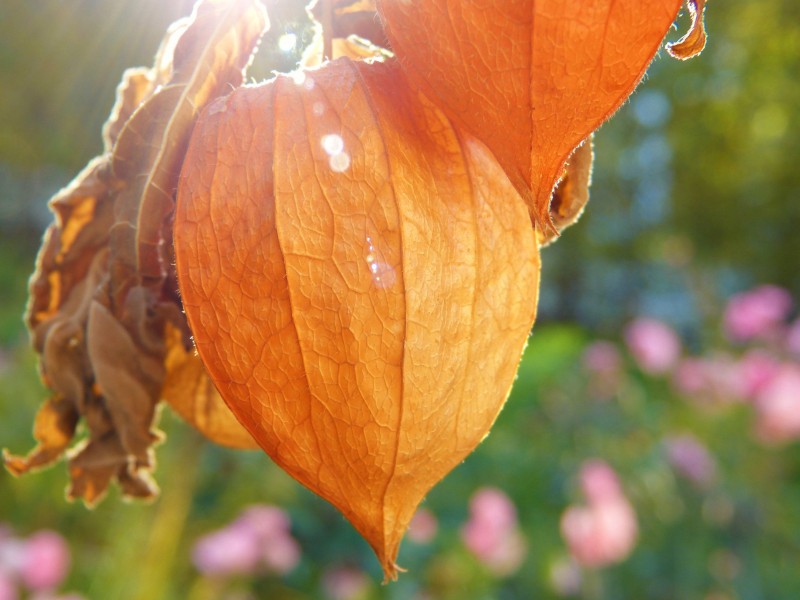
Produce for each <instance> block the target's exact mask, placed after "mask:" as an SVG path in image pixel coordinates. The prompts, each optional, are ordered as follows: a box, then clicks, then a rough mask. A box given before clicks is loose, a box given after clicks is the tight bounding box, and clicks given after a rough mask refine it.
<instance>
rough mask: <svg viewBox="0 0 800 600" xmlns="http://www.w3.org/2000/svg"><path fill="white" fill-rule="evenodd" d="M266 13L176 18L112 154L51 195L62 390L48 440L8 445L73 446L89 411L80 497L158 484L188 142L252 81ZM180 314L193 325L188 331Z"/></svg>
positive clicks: (230, 5)
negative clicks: (219, 103)
mask: <svg viewBox="0 0 800 600" xmlns="http://www.w3.org/2000/svg"><path fill="white" fill-rule="evenodd" d="M265 26H266V14H265V12H264V10H263V7H262V6H261V4H260V3H259V2H258V1H257V0H235V1H232V2H228V1H222V0H204V1H202V2H200V3H198V5H197V6H196V7H195V11H194V13H193V15H192V17H191V18H189V19H184V20H181V21H178V22H177V23H176V24H175V25H174V26H173V27H171V28H170V30H169V32H168V34H167V36H166V38H165V40H164V42H163V43H162V45H161V48H160V50H159V52H158V54H157V55H156V60H155V66H154V67H153V68H151V69H131V70H128V71H126V73H125V74H124V76H123V80H122V83H121V84H120V86H119V88H118V89H117V102H116V105H115V106H114V109H113V110H112V113H111V116H110V118H109V120H108V122H107V123H106V125H105V126H104V128H103V139H104V144H105V148H106V150H107V152H106V154H103V155H102V156H99V157H97V158H95V159H94V160H93V161H91V162H90V163H89V165H88V166H87V167H86V168H85V169H84V170H83V171H82V172H81V174H79V175H78V176H77V177H76V179H75V180H74V181H73V182H72V183H71V184H70V185H69V186H67V187H66V188H64V189H63V190H61V191H60V192H59V193H58V194H56V196H55V197H54V198H53V199H52V200H51V203H50V206H51V208H52V210H53V212H54V213H55V222H54V223H53V224H52V225H51V226H50V227H49V228H48V230H47V232H46V234H45V237H44V241H43V243H42V248H41V250H40V252H39V256H38V259H37V266H36V272H35V273H34V275H33V277H32V278H31V285H30V300H29V304H28V308H27V314H26V320H27V323H28V327H29V329H30V332H31V337H32V341H33V345H34V348H35V350H36V351H37V352H38V353H40V355H41V361H40V369H41V373H42V378H43V380H44V382H45V384H46V385H47V386H48V387H50V388H51V389H52V391H53V395H52V397H51V398H50V399H48V400H47V401H46V402H45V403H44V405H43V406H42V408H41V409H40V411H39V414H38V415H37V418H36V424H35V427H34V436H35V438H36V440H37V442H38V445H37V447H36V448H35V449H34V450H33V451H32V452H31V453H30V454H29V455H28V456H27V457H18V456H13V455H11V454H9V453H8V452H4V462H5V464H6V466H7V467H8V469H9V470H10V471H11V472H13V473H15V474H21V473H24V472H26V471H29V470H31V469H33V468H37V467H42V466H45V465H47V464H49V463H51V462H52V461H54V460H56V459H57V458H59V457H60V456H62V455H63V453H64V452H65V451H67V450H68V449H69V445H70V444H71V443H72V439H73V436H74V434H75V429H76V426H77V423H78V421H79V420H80V419H81V418H82V419H83V420H84V422H85V423H86V426H87V433H88V434H87V437H86V439H85V440H83V441H81V442H80V443H79V444H78V445H77V446H76V447H74V448H73V449H71V450H69V458H70V460H69V470H70V475H71V479H72V486H71V488H70V490H69V492H68V494H69V496H70V497H73V498H75V497H80V498H82V499H83V500H84V501H85V502H86V503H87V504H90V505H91V504H93V503H94V502H96V501H97V500H98V499H99V498H100V497H101V496H102V494H103V493H104V492H105V490H106V489H107V487H108V484H109V483H110V482H111V481H112V480H114V479H116V480H117V481H118V482H119V483H120V485H121V487H122V490H123V493H125V494H126V495H131V496H138V497H149V496H152V495H153V494H154V493H155V492H156V487H155V484H154V483H153V482H152V480H151V478H150V471H151V470H152V468H153V465H154V459H153V456H152V450H151V447H152V445H153V443H155V442H156V441H157V440H158V439H159V437H160V436H159V434H158V433H157V432H156V431H155V430H154V429H153V427H154V422H153V421H154V418H155V412H156V411H155V407H156V404H157V402H158V400H159V398H160V396H161V388H162V385H163V380H164V378H165V376H166V374H167V371H168V369H169V368H170V367H171V366H172V365H173V363H172V362H170V364H167V365H165V358H166V356H167V354H168V352H169V353H170V355H174V354H175V353H176V352H178V350H177V349H176V347H175V346H176V345H177V344H183V345H184V346H185V347H188V343H189V334H188V326H187V325H186V323H185V320H184V318H183V316H182V314H181V313H180V307H179V302H178V300H177V297H176V295H175V294H176V292H175V291H174V290H175V289H176V287H177V286H176V282H175V279H174V273H171V272H170V271H169V269H168V268H167V266H168V265H169V264H170V263H171V258H170V257H169V255H168V254H167V253H166V251H165V249H166V248H169V247H171V243H170V242H171V241H170V239H169V234H170V233H171V230H170V227H169V221H170V215H171V211H172V204H173V194H174V189H175V188H176V187H177V177H178V174H179V169H180V163H181V160H182V155H183V150H184V149H185V146H186V141H187V140H188V136H189V133H190V131H191V127H192V125H193V123H194V119H195V117H196V115H197V113H198V111H199V110H200V109H202V107H203V106H204V105H205V104H206V103H207V102H208V101H209V100H211V99H213V98H214V97H216V96H217V95H219V94H221V93H224V92H227V91H228V90H229V86H236V85H239V84H240V83H241V82H242V78H243V73H242V70H243V68H244V67H245V66H246V64H247V62H248V61H249V59H250V55H251V53H252V51H253V49H254V48H255V45H256V43H257V41H258V39H259V38H260V36H261V34H262V32H263V29H264V27H265ZM109 232H111V233H109ZM170 280H171V282H172V283H171V284H170ZM170 290H172V291H170ZM168 324H172V326H173V327H177V328H178V329H180V330H181V331H182V335H181V336H179V337H178V338H177V340H176V336H174V335H169V332H167V331H166V327H167V325H168ZM175 364H176V365H177V364H180V361H178V362H177V363H175ZM197 377H198V383H197V386H196V388H195V387H187V388H185V393H186V394H188V395H194V394H195V393H196V392H195V390H196V389H199V388H200V387H202V386H203V385H204V384H206V383H207V375H206V374H205V373H197ZM168 392H169V394H170V395H171V396H172V395H174V396H175V397H174V398H173V399H174V400H175V401H176V402H177V401H182V400H183V398H181V397H180V394H179V392H177V391H174V388H173V387H170V388H168ZM180 393H184V392H180ZM212 397H213V396H209V398H212ZM201 416H202V415H201ZM239 430H240V431H239V433H240V434H241V438H240V439H244V438H245V436H246V434H245V433H244V432H243V431H242V430H241V427H239Z"/></svg>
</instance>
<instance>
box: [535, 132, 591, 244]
mask: <svg viewBox="0 0 800 600" xmlns="http://www.w3.org/2000/svg"><path fill="white" fill-rule="evenodd" d="M592 138H593V136H589V138H588V139H587V140H586V141H584V142H583V143H582V144H581V145H580V146H578V147H577V148H575V150H574V151H573V152H572V154H571V155H570V157H569V160H567V164H566V165H565V166H564V174H563V175H562V177H561V180H560V181H559V182H558V184H556V187H555V189H554V190H553V199H552V200H551V202H550V219H551V220H552V221H553V226H554V228H555V231H557V232H558V235H560V234H561V232H562V231H564V230H565V229H566V228H567V227H569V226H570V225H573V224H574V223H575V222H576V221H577V220H578V219H579V218H580V216H581V215H582V214H583V211H584V209H585V208H586V203H587V202H588V201H589V186H590V185H591V183H592V163H593V162H594V149H593V148H592ZM558 235H557V234H556V233H554V232H553V231H550V233H545V232H544V231H543V230H542V229H537V230H536V237H537V239H538V241H539V245H540V246H546V245H547V244H550V243H552V242H553V241H555V240H556V239H558Z"/></svg>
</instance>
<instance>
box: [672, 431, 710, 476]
mask: <svg viewBox="0 0 800 600" xmlns="http://www.w3.org/2000/svg"><path fill="white" fill-rule="evenodd" d="M664 446H665V448H666V453H667V460H668V461H669V464H670V465H671V466H672V468H673V469H674V470H675V472H676V473H677V474H678V475H680V476H681V477H683V478H685V479H687V480H688V481H690V482H691V483H693V484H694V485H696V486H697V487H699V488H707V487H709V486H710V485H711V484H713V483H714V481H715V480H716V478H717V463H716V461H715V460H714V457H713V456H711V453H710V452H709V451H708V449H707V448H706V447H705V446H704V445H703V444H702V443H701V442H700V440H698V439H697V438H696V437H694V436H693V435H689V434H683V435H672V436H668V437H667V438H665V440H664Z"/></svg>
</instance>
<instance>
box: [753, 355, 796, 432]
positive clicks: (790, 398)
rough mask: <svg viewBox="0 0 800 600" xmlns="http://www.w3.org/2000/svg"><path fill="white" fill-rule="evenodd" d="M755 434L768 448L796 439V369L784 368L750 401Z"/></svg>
mask: <svg viewBox="0 0 800 600" xmlns="http://www.w3.org/2000/svg"><path fill="white" fill-rule="evenodd" d="M754 406H755V410H756V433H757V434H758V437H759V438H760V439H761V440H762V441H764V442H766V443H772V444H779V443H783V442H787V441H790V440H794V439H797V438H800V366H798V365H796V364H789V365H785V366H784V367H783V368H782V369H781V370H780V372H779V373H777V374H776V375H775V376H774V377H773V378H772V380H771V381H770V382H769V383H768V384H767V385H765V386H764V388H763V389H762V390H761V391H760V392H759V394H758V395H757V396H756V398H755V401H754Z"/></svg>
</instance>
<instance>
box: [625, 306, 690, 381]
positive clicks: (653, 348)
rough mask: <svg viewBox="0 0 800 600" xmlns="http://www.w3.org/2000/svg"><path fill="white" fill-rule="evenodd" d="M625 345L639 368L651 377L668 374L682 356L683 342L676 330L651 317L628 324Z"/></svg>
mask: <svg viewBox="0 0 800 600" xmlns="http://www.w3.org/2000/svg"><path fill="white" fill-rule="evenodd" d="M625 343H626V344H627V346H628V349H629V350H630V352H631V355H632V356H633V359H634V360H635V361H636V364H637V365H639V368H640V369H641V370H642V371H644V372H645V373H649V374H651V375H661V374H663V373H667V372H668V371H670V370H671V369H672V368H673V367H674V366H675V364H676V363H677V362H678V359H679V358H680V355H681V342H680V339H678V334H677V333H675V330H674V329H672V327H670V326H669V325H667V324H666V323H664V322H662V321H659V320H658V319H652V318H649V317H639V318H637V319H634V320H633V321H631V322H630V323H629V324H628V326H627V327H626V328H625Z"/></svg>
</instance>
